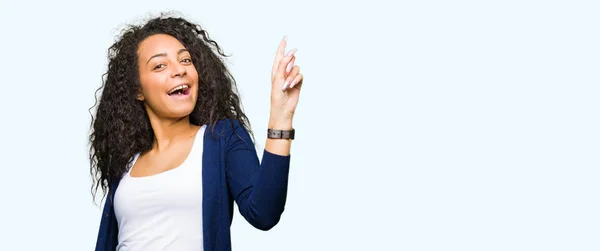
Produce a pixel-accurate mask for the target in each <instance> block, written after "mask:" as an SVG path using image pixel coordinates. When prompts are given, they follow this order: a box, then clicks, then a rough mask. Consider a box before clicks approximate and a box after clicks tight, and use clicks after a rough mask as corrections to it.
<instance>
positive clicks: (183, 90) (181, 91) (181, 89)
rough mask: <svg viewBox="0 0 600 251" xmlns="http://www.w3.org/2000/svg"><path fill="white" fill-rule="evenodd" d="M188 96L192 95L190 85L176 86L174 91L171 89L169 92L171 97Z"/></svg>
mask: <svg viewBox="0 0 600 251" xmlns="http://www.w3.org/2000/svg"><path fill="white" fill-rule="evenodd" d="M188 94H190V85H188V84H182V85H178V86H175V87H174V88H173V89H171V90H170V91H169V92H167V95H169V96H175V95H188Z"/></svg>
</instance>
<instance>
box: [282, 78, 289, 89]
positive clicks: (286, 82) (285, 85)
mask: <svg viewBox="0 0 600 251" xmlns="http://www.w3.org/2000/svg"><path fill="white" fill-rule="evenodd" d="M289 84H290V81H289V80H286V81H285V83H284V84H283V87H282V88H281V90H282V91H285V89H286V87H287V86H288V85H289Z"/></svg>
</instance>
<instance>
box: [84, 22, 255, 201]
mask: <svg viewBox="0 0 600 251" xmlns="http://www.w3.org/2000/svg"><path fill="white" fill-rule="evenodd" d="M155 34H166V35H170V36H173V37H175V38H176V39H177V40H179V42H180V43H182V44H183V46H185V48H186V49H188V51H189V53H190V54H191V57H192V62H193V64H194V67H195V68H196V70H197V71H198V98H197V101H196V105H195V108H194V110H193V111H192V113H191V114H190V115H189V120H190V123H192V124H195V125H204V124H207V125H214V124H215V123H216V122H217V121H218V120H221V119H226V118H230V119H234V120H238V121H239V122H240V123H241V125H242V126H243V127H244V128H245V129H246V130H247V131H248V132H249V133H250V134H252V131H251V129H250V123H249V121H248V118H247V117H246V115H245V114H244V112H243V110H242V105H241V102H240V98H239V94H238V91H237V86H236V82H235V79H234V78H233V76H232V75H231V73H230V72H229V70H228V69H227V67H226V66H225V63H224V58H225V57H228V56H227V55H225V54H224V53H223V51H222V50H221V48H220V47H219V45H218V44H217V43H216V42H215V41H213V40H211V39H210V38H209V35H208V32H207V31H206V30H204V29H202V27H200V25H198V24H194V23H192V22H190V21H188V20H186V19H184V18H182V17H177V16H172V15H170V14H165V13H161V15H160V16H159V17H155V18H153V19H150V20H149V21H148V22H146V23H145V24H143V25H132V24H130V25H127V26H126V27H125V29H124V30H123V31H122V33H121V34H120V36H119V37H118V38H117V40H116V42H115V43H114V44H113V45H112V46H110V48H109V49H108V61H109V62H108V69H107V71H106V73H104V74H103V75H102V78H103V81H102V82H103V83H102V85H101V86H100V87H99V88H98V90H97V91H96V93H98V92H99V91H100V90H102V94H101V96H100V99H99V100H98V99H96V102H95V104H94V105H93V106H92V107H91V108H90V115H91V116H92V123H91V127H92V132H91V134H90V138H89V140H90V143H91V144H90V153H89V158H90V173H91V175H92V177H93V181H94V182H93V184H92V196H93V197H94V198H96V193H97V192H98V189H99V188H101V189H102V192H103V194H104V195H106V194H107V191H108V186H109V184H111V183H112V182H113V181H116V180H118V179H120V178H121V177H122V175H123V174H124V173H125V172H126V171H127V166H128V165H129V164H130V161H131V158H132V156H134V154H136V153H138V152H145V151H148V150H150V149H151V148H152V144H153V142H154V132H153V130H152V127H151V125H150V120H149V118H148V115H147V114H146V110H145V108H144V104H143V102H142V101H139V100H137V99H136V96H137V94H138V90H139V88H140V77H139V72H138V55H137V50H138V46H139V44H140V43H141V42H142V41H143V40H144V39H146V38H147V37H149V36H151V35H155ZM96 106H97V110H96V116H95V118H94V115H92V113H91V110H92V109H93V108H94V107H96ZM232 126H233V124H232ZM213 133H214V132H213ZM104 195H103V196H104Z"/></svg>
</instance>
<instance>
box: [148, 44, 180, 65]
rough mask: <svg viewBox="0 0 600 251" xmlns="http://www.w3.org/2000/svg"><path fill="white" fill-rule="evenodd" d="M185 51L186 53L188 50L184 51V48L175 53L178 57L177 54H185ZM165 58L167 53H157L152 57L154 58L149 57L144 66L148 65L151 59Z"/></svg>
mask: <svg viewBox="0 0 600 251" xmlns="http://www.w3.org/2000/svg"><path fill="white" fill-rule="evenodd" d="M187 51H188V50H187V49H185V48H184V49H180V50H179V51H178V52H177V55H179V54H181V53H184V52H187ZM166 56H167V53H158V54H156V55H154V56H152V57H150V58H149V59H148V62H146V64H148V63H149V62H150V60H152V59H153V58H155V57H166Z"/></svg>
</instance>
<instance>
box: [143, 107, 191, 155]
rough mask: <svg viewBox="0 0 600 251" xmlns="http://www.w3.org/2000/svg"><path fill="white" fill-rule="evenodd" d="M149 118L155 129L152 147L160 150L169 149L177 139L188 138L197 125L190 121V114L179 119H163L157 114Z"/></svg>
mask: <svg viewBox="0 0 600 251" xmlns="http://www.w3.org/2000/svg"><path fill="white" fill-rule="evenodd" d="M149 118H150V125H151V126H152V130H153V131H154V143H153V144H152V149H153V150H155V151H158V152H160V151H162V150H164V149H167V148H168V147H169V145H171V143H173V142H175V141H177V140H180V139H183V138H187V137H188V136H190V135H191V134H193V132H194V129H195V128H196V127H197V126H196V125H193V124H191V123H190V119H189V116H186V117H183V118H179V119H162V118H158V117H157V116H149Z"/></svg>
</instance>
